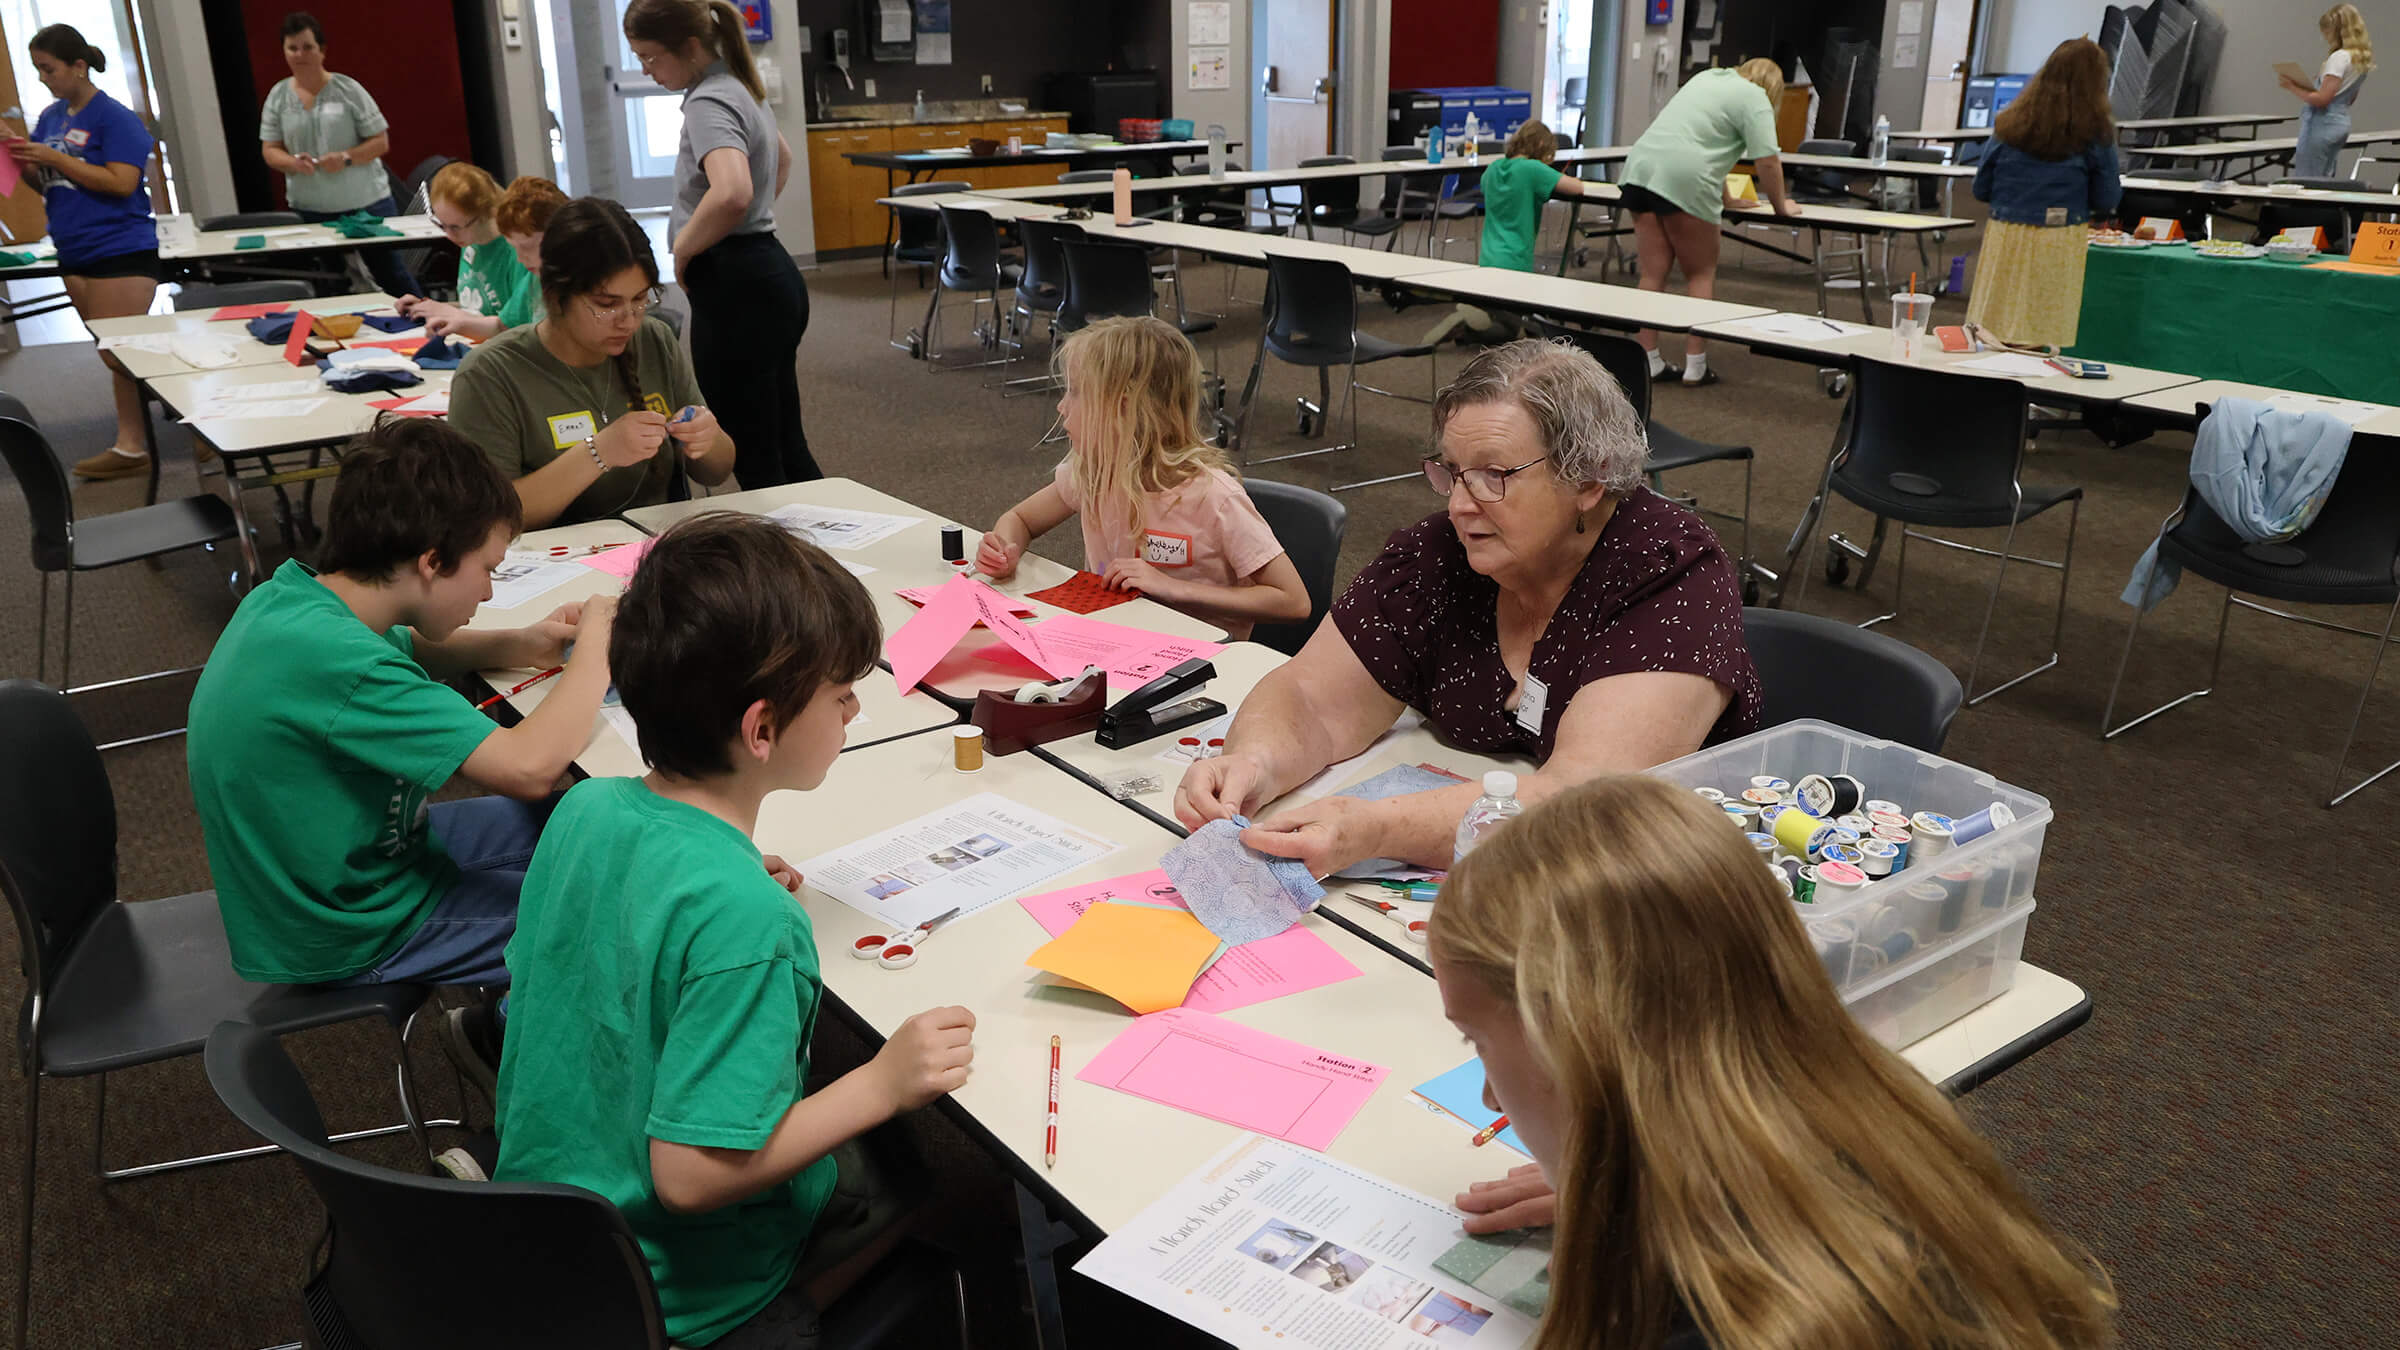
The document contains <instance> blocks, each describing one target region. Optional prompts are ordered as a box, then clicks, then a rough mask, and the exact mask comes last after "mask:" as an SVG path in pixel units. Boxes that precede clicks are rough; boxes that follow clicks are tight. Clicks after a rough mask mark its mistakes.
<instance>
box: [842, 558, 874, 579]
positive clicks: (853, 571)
mask: <svg viewBox="0 0 2400 1350" xmlns="http://www.w3.org/2000/svg"><path fill="white" fill-rule="evenodd" d="M834 561H835V562H838V563H840V564H841V565H842V570H843V571H845V572H848V573H849V574H850V575H852V576H854V577H864V576H872V575H874V573H875V569H874V568H872V567H869V566H867V565H866V564H865V563H854V562H852V561H850V560H849V559H848V558H836V559H834Z"/></svg>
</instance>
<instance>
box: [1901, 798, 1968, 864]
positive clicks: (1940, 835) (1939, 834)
mask: <svg viewBox="0 0 2400 1350" xmlns="http://www.w3.org/2000/svg"><path fill="white" fill-rule="evenodd" d="M1954 828H1956V823H1955V822H1953V821H1952V820H1951V819H1950V817H1948V816H1945V815H1943V814H1942V813H1940V812H1939V811H1919V812H1917V813H1916V814H1915V815H1913V816H1910V817H1909V818H1908V830H1909V833H1910V834H1912V835H1914V836H1915V837H1916V838H1915V842H1913V843H1911V844H1910V845H1909V846H1908V856H1909V862H1910V865H1911V866H1914V865H1915V864H1917V863H1928V862H1932V861H1933V860H1934V859H1936V858H1939V857H1941V856H1942V855H1943V854H1945V853H1948V852H1949V851H1950V847H1951V844H1952V843H1953V842H1954V841H1953V840H1952V838H1951V831H1952V830H1953V829H1954Z"/></svg>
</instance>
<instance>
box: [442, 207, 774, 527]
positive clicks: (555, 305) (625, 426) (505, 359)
mask: <svg viewBox="0 0 2400 1350" xmlns="http://www.w3.org/2000/svg"><path fill="white" fill-rule="evenodd" d="M541 287H542V310H543V313H542V317H541V319H540V320H539V321H537V322H534V323H529V324H526V325H524V326H522V327H518V328H511V329H509V330H508V331H507V332H505V333H502V334H500V336H498V337H496V338H493V339H492V340H491V341H489V342H486V343H484V344H482V345H481V346H479V347H477V348H476V349H475V350H474V351H472V352H469V353H468V354H467V359H466V360H464V361H462V362H460V363H459V367H458V374H457V376H456V378H454V379H453V380H452V381H451V384H450V425H451V426H453V427H456V428H457V429H458V430H459V431H461V432H463V433H464V434H465V435H466V437H467V438H468V439H469V440H471V441H473V442H475V444H476V445H478V446H480V447H481V448H482V450H483V453H484V454H486V455H488V456H490V457H491V460H492V462H493V463H494V464H495V465H497V466H499V469H500V471H501V472H502V473H504V474H506V475H508V477H509V478H510V479H511V480H513V481H514V482H515V483H516V487H517V497H518V498H519V500H520V501H522V502H523V504H524V507H525V528H527V529H540V528H542V527H543V526H545V525H569V524H573V523H575V522H577V521H585V520H603V519H606V518H607V517H609V516H613V515H616V514H617V513H618V512H621V511H624V510H626V509H628V508H630V507H635V506H656V505H658V504H659V503H660V502H664V501H669V500H672V499H674V498H676V497H678V496H682V495H687V494H688V492H689V487H688V484H687V482H686V479H687V477H688V479H689V480H690V481H691V482H698V483H704V484H708V485H712V486H713V485H715V484H718V483H722V482H724V481H725V480H726V479H727V478H729V477H731V476H732V474H733V450H734V447H733V438H732V437H730V436H728V435H726V434H725V432H724V431H723V429H721V428H720V427H718V425H717V419H716V417H715V416H714V415H712V414H711V413H710V412H709V410H708V408H707V406H706V405H707V400H706V399H705V398H704V397H702V395H701V393H700V384H699V382H698V381H697V380H695V379H693V378H692V362H691V358H690V357H689V356H686V355H685V354H684V350H683V344H682V343H680V342H678V341H676V340H675V334H674V331H673V330H671V329H669V328H668V327H667V325H666V324H665V323H664V322H662V321H661V320H659V319H657V318H655V317H653V316H652V315H651V313H650V308H651V306H652V305H654V304H656V303H657V301H658V260H657V259H656V258H654V257H653V256H652V255H651V253H650V240H649V237H648V236H646V235H644V234H643V233H642V228H641V226H639V225H637V224H635V223H634V220H633V217H632V216H631V215H628V214H627V213H626V211H625V208H624V207H622V206H619V205H618V204H616V203H615V202H612V201H604V200H602V199H600V198H597V197H584V198H579V199H577V200H575V201H571V202H568V203H567V204H566V205H564V206H562V207H560V208H558V214H556V215H555V216H552V217H551V218H550V226H549V228H548V229H547V230H545V231H543V233H542V270H541Z"/></svg>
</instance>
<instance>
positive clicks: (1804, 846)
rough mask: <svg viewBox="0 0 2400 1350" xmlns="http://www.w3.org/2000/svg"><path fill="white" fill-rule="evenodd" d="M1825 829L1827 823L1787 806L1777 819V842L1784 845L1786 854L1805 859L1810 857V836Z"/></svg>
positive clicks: (1794, 807) (1775, 827) (1802, 810)
mask: <svg viewBox="0 0 2400 1350" xmlns="http://www.w3.org/2000/svg"><path fill="white" fill-rule="evenodd" d="M1824 828H1825V822H1824V821H1822V820H1819V819H1817V818H1816V817H1815V816H1812V815H1810V814H1809V813H1808V812H1807V811H1806V810H1804V809H1802V808H1800V807H1798V806H1793V805H1786V806H1785V807H1784V808H1783V812H1782V814H1780V815H1778V816H1776V817H1775V826H1774V832H1775V842H1776V843H1778V844H1781V845H1783V847H1784V851H1785V852H1788V853H1794V854H1798V855H1799V856H1801V857H1804V858H1805V857H1807V856H1808V840H1809V836H1811V835H1813V834H1815V833H1816V832H1817V831H1819V830H1821V829H1824Z"/></svg>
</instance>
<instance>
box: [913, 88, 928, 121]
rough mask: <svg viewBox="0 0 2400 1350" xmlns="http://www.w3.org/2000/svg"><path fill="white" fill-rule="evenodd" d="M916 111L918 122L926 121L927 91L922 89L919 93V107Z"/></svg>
mask: <svg viewBox="0 0 2400 1350" xmlns="http://www.w3.org/2000/svg"><path fill="white" fill-rule="evenodd" d="M914 111H915V114H916V119H917V120H918V121H920V122H922V121H924V120H925V91H924V90H922V89H920V90H918V91H917V106H916V108H915V110H914Z"/></svg>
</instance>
